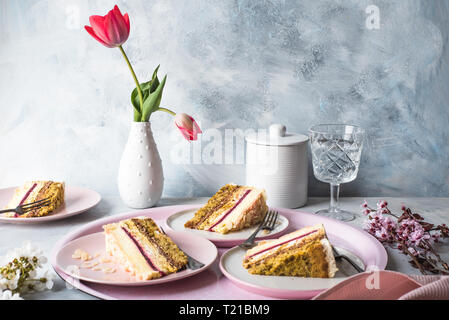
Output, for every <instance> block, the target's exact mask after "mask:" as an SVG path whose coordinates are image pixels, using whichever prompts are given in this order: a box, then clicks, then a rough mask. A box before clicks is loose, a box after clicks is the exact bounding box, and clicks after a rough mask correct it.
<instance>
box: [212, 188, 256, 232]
mask: <svg viewBox="0 0 449 320" xmlns="http://www.w3.org/2000/svg"><path fill="white" fill-rule="evenodd" d="M250 192H251V190H246V192H245V193H244V194H243V196H242V197H241V198H240V199H239V201H237V202H236V204H234V206H233V207H232V208H231V209H229V210H228V212H226V213H225V214H224V215H223V216H222V217H221V218H220V220H218V221H217V222H216V223H214V224H213V225H212V226H211V227H210V228H209V229H207V231H213V229H214V227H215V226H217V225H218V224H220V223H221V222H223V220H224V219H226V217H227V216H228V215H229V214H230V213H231V212H232V211H234V209H235V208H236V207H237V206H238V205H239V204H240V203H241V202H242V201H243V199H245V198H246V196H247V195H248V194H249V193H250Z"/></svg>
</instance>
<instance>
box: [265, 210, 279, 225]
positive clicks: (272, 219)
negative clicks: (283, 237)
mask: <svg viewBox="0 0 449 320" xmlns="http://www.w3.org/2000/svg"><path fill="white" fill-rule="evenodd" d="M278 216H279V213H278V212H277V211H274V210H270V211H269V212H268V213H267V214H266V215H265V219H264V221H263V223H262V229H267V230H273V229H274V226H275V224H276V221H277V219H278Z"/></svg>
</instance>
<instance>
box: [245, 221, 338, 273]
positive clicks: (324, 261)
mask: <svg viewBox="0 0 449 320" xmlns="http://www.w3.org/2000/svg"><path fill="white" fill-rule="evenodd" d="M243 267H244V268H246V269H248V272H249V273H251V274H259V275H269V276H293V277H313V278H332V277H334V275H335V273H336V272H337V270H338V269H337V266H336V263H335V258H334V255H333V253H332V247H331V244H330V243H329V240H327V238H326V232H325V230H324V226H323V225H322V224H319V225H316V226H313V227H306V228H303V229H300V230H297V231H294V232H292V233H289V234H286V235H284V236H282V237H280V238H279V239H274V240H268V241H262V242H259V243H258V245H257V246H255V247H254V248H252V249H250V250H248V251H247V252H246V254H245V258H244V260H243Z"/></svg>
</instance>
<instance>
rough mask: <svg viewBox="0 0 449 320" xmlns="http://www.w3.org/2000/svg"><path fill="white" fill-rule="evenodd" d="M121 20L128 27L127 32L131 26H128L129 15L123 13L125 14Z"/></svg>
mask: <svg viewBox="0 0 449 320" xmlns="http://www.w3.org/2000/svg"><path fill="white" fill-rule="evenodd" d="M123 20H125V24H126V27H127V28H128V33H129V30H130V29H131V26H130V23H129V17H128V14H127V13H125V15H124V16H123Z"/></svg>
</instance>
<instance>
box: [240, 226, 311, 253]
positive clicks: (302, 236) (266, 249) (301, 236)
mask: <svg viewBox="0 0 449 320" xmlns="http://www.w3.org/2000/svg"><path fill="white" fill-rule="evenodd" d="M317 231H318V230H313V231H310V232H308V233H306V234H303V235H300V236H298V237H296V238H293V239H290V240H286V241H284V242H281V243H278V244H275V245H274V246H271V247H268V248H265V249H263V250H262V251H259V252H256V253H254V254H252V255H250V256H249V257H247V258H248V259H249V258H251V257H254V256H256V255H258V254H261V253H264V252H265V251H268V250H270V249H273V248H276V247H279V246H282V245H283V244H285V243H288V242H291V241H295V240H298V239H301V238H304V237H306V236H308V235H309V234H312V233H315V232H317Z"/></svg>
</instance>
